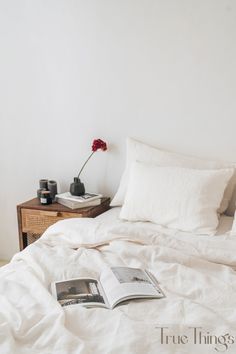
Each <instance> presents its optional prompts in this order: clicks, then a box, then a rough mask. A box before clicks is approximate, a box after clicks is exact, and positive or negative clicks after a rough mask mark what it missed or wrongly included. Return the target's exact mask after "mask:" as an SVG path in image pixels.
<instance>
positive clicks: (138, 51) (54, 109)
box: [0, 0, 236, 258]
mask: <svg viewBox="0 0 236 354" xmlns="http://www.w3.org/2000/svg"><path fill="white" fill-rule="evenodd" d="M235 43H236V3H235V1H234V0H77V1H76V0H34V1H33V0H20V1H19V0H0V50H1V52H0V119H1V129H0V166H1V167H0V168H1V170H0V218H1V219H0V247H1V249H0V258H9V257H11V256H12V255H13V254H14V253H15V252H16V251H17V250H18V235H17V221H16V204H17V203H19V202H23V201H25V200H27V199H29V198H31V197H34V195H35V192H36V189H37V187H38V180H39V179H40V178H53V179H56V180H57V181H59V182H60V185H61V189H62V190H66V189H67V188H68V186H69V183H70V182H71V180H72V178H73V177H74V175H76V173H77V171H78V169H79V168H80V166H81V164H82V162H83V161H84V159H85V158H86V157H87V155H88V154H89V152H90V144H91V141H92V139H93V138H100V137H101V138H103V139H105V140H106V141H108V142H109V144H110V151H109V152H107V153H103V152H99V153H97V155H96V156H94V158H93V160H91V161H90V163H89V165H88V166H87V168H86V170H85V172H84V174H83V176H82V179H83V181H84V182H85V184H86V187H87V188H88V189H90V190H94V191H101V192H103V193H105V194H107V195H112V194H113V193H114V191H115V188H116V187H117V184H118V181H119V177H120V174H121V171H122V168H123V166H124V161H125V155H124V153H125V137H126V136H128V135H130V136H133V137H136V138H139V139H141V140H143V141H146V142H149V143H152V144H155V145H159V146H162V147H164V148H169V149H173V150H177V151H180V152H185V153H191V154H197V155H199V156H206V157H216V158H221V159H227V160H234V161H235V160H236V156H235V151H236V139H235V136H236V120H235V116H236V99H235V93H236V65H235V63H236V45H235Z"/></svg>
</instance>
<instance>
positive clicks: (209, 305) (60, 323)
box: [0, 210, 236, 354]
mask: <svg viewBox="0 0 236 354" xmlns="http://www.w3.org/2000/svg"><path fill="white" fill-rule="evenodd" d="M116 215H117V212H116V211H114V210H112V211H110V212H108V213H107V214H104V215H103V216H101V217H99V218H96V219H71V220H65V221H61V222H59V223H57V224H55V225H53V226H52V227H50V228H49V229H48V230H47V231H46V233H45V234H44V235H43V237H42V238H41V239H40V240H39V241H38V242H36V243H34V244H32V245H31V246H29V247H27V248H26V249H25V250H24V251H23V252H20V253H18V254H17V255H16V256H15V257H14V258H13V260H12V262H11V263H10V264H9V265H7V266H5V267H3V268H2V269H1V270H0V353H2V354H8V353H9V354H14V353H16V354H28V353H30V354H34V353H40V354H44V353H58V354H59V353H60V354H75V353H83V354H84V353H86V354H89V353H99V354H100V353H101V354H108V353H109V354H110V353H114V354H115V353H125V354H126V353H127V354H129V353H131V354H132V353H137V354H139V353H141V354H142V353H144V354H147V353H188V354H192V353H207V354H210V353H217V352H226V353H235V352H236V296H235V295H236V272H235V271H234V270H233V268H235V269H236V238H233V237H229V236H228V235H227V234H224V235H218V236H215V237H204V236H203V237H201V236H198V237H196V236H194V235H188V234H186V233H185V234H184V233H179V232H177V231H171V230H167V229H164V230H163V229H161V228H160V227H159V228H158V227H157V226H154V225H153V224H150V223H128V222H121V221H119V220H118V219H117V216H116ZM105 265H115V266H118V265H125V266H130V267H141V268H146V269H148V270H150V271H151V272H152V273H153V274H154V275H155V276H156V278H157V279H158V281H159V283H160V286H161V288H162V289H163V291H164V293H165V295H166V297H165V298H164V299H159V300H135V301H130V302H129V303H125V304H123V305H120V306H118V307H116V308H115V309H114V310H107V309H102V308H97V309H96V308H94V309H87V308H83V307H81V306H79V305H74V306H68V307H66V308H65V307H64V308H62V307H61V306H60V305H59V304H58V303H57V301H56V300H54V298H53V297H52V296H51V294H50V283H51V282H52V281H56V280H62V279H68V278H76V277H80V276H92V277H96V276H97V277H98V275H99V273H100V271H101V270H102V269H103V267H104V266H105ZM164 327H165V328H164ZM197 327H198V328H197ZM199 327H200V328H199ZM162 328H163V329H162ZM196 328H197V329H196Z"/></svg>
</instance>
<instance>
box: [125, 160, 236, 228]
mask: <svg viewBox="0 0 236 354" xmlns="http://www.w3.org/2000/svg"><path fill="white" fill-rule="evenodd" d="M233 171H234V170H233V169H221V170H197V169H188V168H183V167H160V166H157V165H150V164H146V163H142V162H134V163H133V164H132V168H131V170H130V178H129V182H128V189H127V193H126V196H125V201H124V205H123V207H122V209H121V212H120V218H121V219H125V220H129V221H151V222H154V223H156V224H160V225H164V226H168V227H171V228H175V229H178V230H182V231H190V232H194V233H197V234H209V235H210V234H214V233H215V231H216V228H217V225H218V215H217V209H218V208H219V206H220V202H221V200H222V197H223V194H224V190H225V187H226V185H227V183H228V181H229V179H230V178H231V176H232V174H233Z"/></svg>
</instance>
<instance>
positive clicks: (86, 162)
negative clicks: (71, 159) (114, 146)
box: [78, 151, 95, 178]
mask: <svg viewBox="0 0 236 354" xmlns="http://www.w3.org/2000/svg"><path fill="white" fill-rule="evenodd" d="M94 153H95V151H93V152H92V153H91V154H90V155H89V157H88V158H87V160H86V161H85V163H84V164H83V166H82V167H81V169H80V171H79V174H78V178H79V176H80V175H81V172H82V171H83V169H84V167H85V165H86V164H87V162H88V160H89V159H90V158H91V157H92V156H93V154H94Z"/></svg>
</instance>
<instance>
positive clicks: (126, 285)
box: [100, 267, 164, 308]
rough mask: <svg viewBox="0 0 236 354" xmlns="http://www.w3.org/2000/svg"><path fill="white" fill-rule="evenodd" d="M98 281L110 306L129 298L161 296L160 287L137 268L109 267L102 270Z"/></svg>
mask: <svg viewBox="0 0 236 354" xmlns="http://www.w3.org/2000/svg"><path fill="white" fill-rule="evenodd" d="M100 282H101V284H102V287H103V289H104V292H105V293H106V296H107V299H108V302H109V304H110V307H111V308H112V307H114V306H115V305H116V304H117V303H118V302H120V301H124V300H126V299H127V300H128V299H131V298H145V297H147V298H148V297H150V298H161V297H163V296H164V294H163V293H162V291H161V289H160V288H159V287H158V285H157V283H156V284H155V283H154V282H153V280H152V279H151V278H150V276H149V275H148V273H146V272H145V271H144V270H142V269H139V268H129V267H111V268H106V269H104V270H103V271H102V274H101V277H100Z"/></svg>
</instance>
